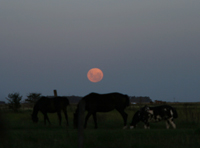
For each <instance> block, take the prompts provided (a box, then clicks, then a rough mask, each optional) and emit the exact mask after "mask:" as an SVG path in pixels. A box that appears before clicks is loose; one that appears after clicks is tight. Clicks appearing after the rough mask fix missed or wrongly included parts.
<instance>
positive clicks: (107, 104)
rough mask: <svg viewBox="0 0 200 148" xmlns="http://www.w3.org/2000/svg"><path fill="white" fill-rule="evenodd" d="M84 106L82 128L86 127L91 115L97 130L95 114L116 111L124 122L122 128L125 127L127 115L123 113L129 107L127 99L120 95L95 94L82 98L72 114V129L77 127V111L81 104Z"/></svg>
mask: <svg viewBox="0 0 200 148" xmlns="http://www.w3.org/2000/svg"><path fill="white" fill-rule="evenodd" d="M82 102H84V104H85V110H86V111H88V113H87V115H86V117H85V123H84V128H86V126H87V121H88V119H89V117H90V116H91V115H93V119H94V124H95V128H97V118H96V113H97V112H109V111H112V110H114V109H116V110H117V111H118V112H119V113H120V114H121V116H122V118H123V120H124V128H126V126H127V117H128V114H127V113H125V112H124V109H125V108H126V107H127V106H129V105H130V101H129V97H128V96H127V95H123V94H120V93H109V94H97V93H90V94H88V95H86V96H85V97H83V98H82V100H81V101H80V102H79V104H78V106H77V109H76V111H75V113H74V128H77V126H78V117H79V109H80V106H81V104H80V103H82Z"/></svg>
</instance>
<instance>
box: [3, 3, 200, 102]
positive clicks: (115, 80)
mask: <svg viewBox="0 0 200 148" xmlns="http://www.w3.org/2000/svg"><path fill="white" fill-rule="evenodd" d="M94 67H97V68H100V69H101V70H102V71H103V74H104V77H103V79H102V81H100V82H98V83H92V82H90V81H89V80H88V78H87V72H88V71H89V70H90V69H91V68H94ZM0 70H1V72H0V101H6V99H5V97H7V96H8V94H9V93H14V92H19V93H20V94H21V95H23V99H25V98H26V96H27V95H28V94H29V93H42V95H44V96H47V95H48V96H49V95H53V90H54V89H56V90H57V92H58V95H61V96H68V95H76V96H85V95H87V94H88V93H90V92H97V93H110V92H120V93H123V94H127V95H129V96H149V97H150V98H151V99H152V100H153V101H154V100H163V101H170V102H173V101H178V102H197V101H198V102H199V101H200V0H190V1H188V0H167V1H159V0H140V1H139V0H125V1H122V0H99V1H97V0H56V1H55V0H42V1H41V0H34V1H27V0H17V1H16V0H1V2H0Z"/></svg>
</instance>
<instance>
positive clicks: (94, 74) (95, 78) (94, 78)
mask: <svg viewBox="0 0 200 148" xmlns="http://www.w3.org/2000/svg"><path fill="white" fill-rule="evenodd" d="M87 78H88V79H89V80H90V81H91V82H94V83H96V82H99V81H101V80H102V79H103V72H102V71H101V69H99V68H92V69H90V70H89V71H88V73H87Z"/></svg>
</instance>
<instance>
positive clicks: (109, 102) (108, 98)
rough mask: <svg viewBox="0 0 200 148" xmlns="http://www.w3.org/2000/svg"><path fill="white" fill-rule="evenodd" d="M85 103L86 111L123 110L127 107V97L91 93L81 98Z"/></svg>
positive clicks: (117, 94)
mask: <svg viewBox="0 0 200 148" xmlns="http://www.w3.org/2000/svg"><path fill="white" fill-rule="evenodd" d="M83 100H85V102H86V110H91V109H92V110H96V111H99V112H108V111H111V110H113V109H115V108H120V109H124V108H125V107H127V106H128V105H129V98H128V96H127V95H123V94H120V93H109V94H97V93H91V94H89V95H87V96H85V97H84V98H83Z"/></svg>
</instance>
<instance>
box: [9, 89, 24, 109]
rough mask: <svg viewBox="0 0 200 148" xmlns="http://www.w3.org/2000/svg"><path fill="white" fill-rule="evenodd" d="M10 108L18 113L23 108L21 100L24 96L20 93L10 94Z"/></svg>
mask: <svg viewBox="0 0 200 148" xmlns="http://www.w3.org/2000/svg"><path fill="white" fill-rule="evenodd" d="M6 99H7V100H8V106H9V108H10V109H12V110H13V111H14V112H18V110H19V108H20V107H21V102H20V101H21V99H22V96H20V94H19V93H10V94H8V98H6Z"/></svg>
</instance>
